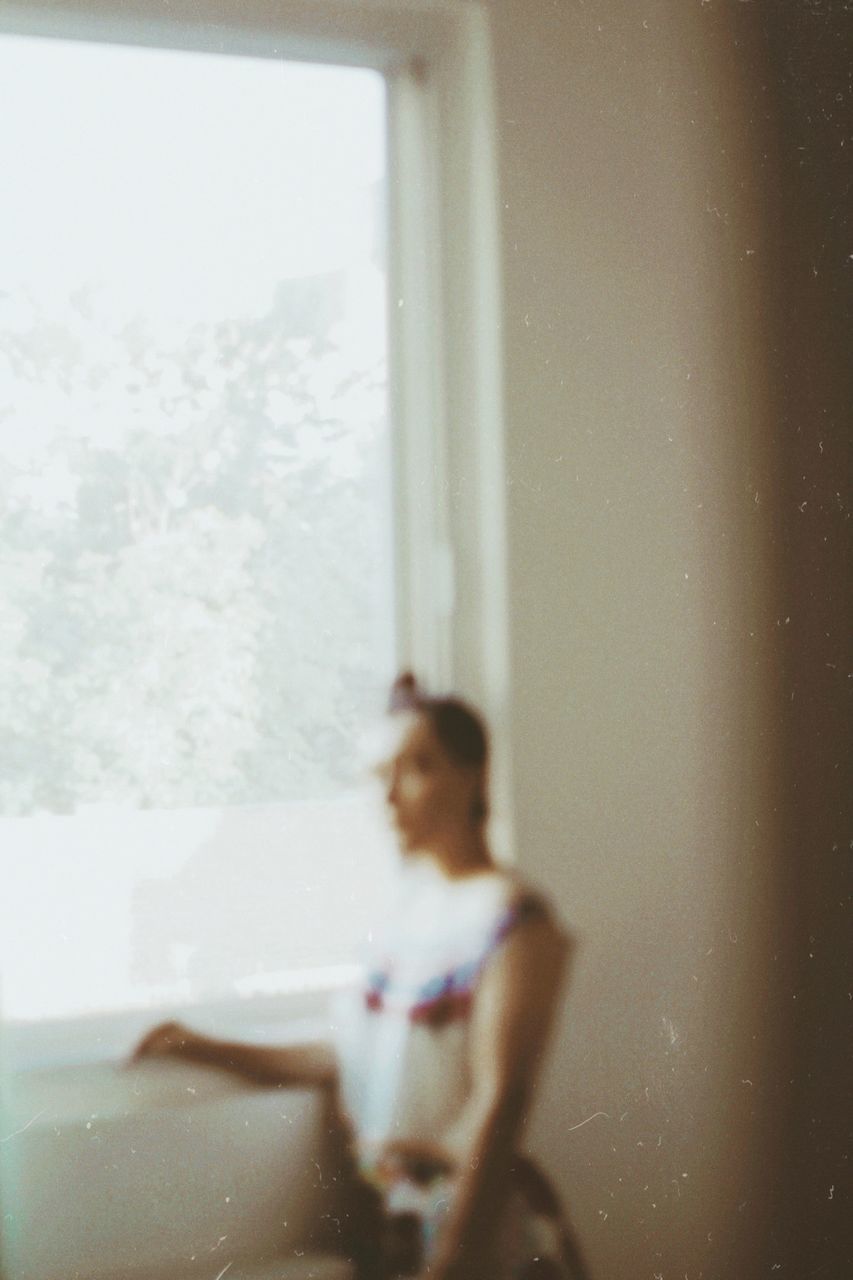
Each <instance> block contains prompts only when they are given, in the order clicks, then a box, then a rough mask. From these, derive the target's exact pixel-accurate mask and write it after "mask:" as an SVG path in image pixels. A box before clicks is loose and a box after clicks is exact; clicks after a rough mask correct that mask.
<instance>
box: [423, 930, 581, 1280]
mask: <svg viewBox="0 0 853 1280" xmlns="http://www.w3.org/2000/svg"><path fill="white" fill-rule="evenodd" d="M568 951H569V946H568V940H567V939H566V938H565V936H564V935H563V934H562V933H561V931H560V930H559V929H558V928H557V926H556V925H555V924H554V923H553V922H552V921H551V920H549V919H542V918H534V919H531V920H528V921H526V922H524V923H522V924H519V925H518V926H517V927H516V929H515V930H514V931H513V932H512V933H511V934H510V936H509V937H508V938H507V940H506V942H505V943H504V945H503V947H502V948H501V950H500V951H499V952H498V954H497V955H496V956H495V957H494V959H493V960H492V961H491V963H490V964H489V966H488V968H487V970H486V972H485V974H484V975H483V979H482V982H481V984H480V987H479V989H478V991H477V995H476V998H475V1002H474V1008H473V1010H472V1014H471V1016H472V1027H471V1032H472V1037H471V1039H472V1053H471V1072H472V1080H473V1091H472V1097H471V1100H470V1102H469V1104H468V1106H467V1107H466V1109H465V1113H464V1115H463V1116H462V1118H461V1120H460V1122H459V1123H458V1124H457V1125H456V1126H455V1129H454V1131H453V1132H452V1133H449V1134H447V1135H445V1141H444V1143H443V1144H442V1145H443V1146H444V1147H445V1148H446V1149H447V1150H448V1152H450V1153H452V1154H453V1156H454V1157H455V1160H456V1167H457V1169H458V1170H459V1174H458V1179H459V1180H458V1183H457V1188H456V1194H455V1195H454V1197H453V1208H452V1210H451V1213H450V1216H449V1218H448V1221H447V1223H446V1225H445V1228H444V1230H443V1232H442V1236H441V1238H440V1239H439V1241H438V1245H437V1253H436V1256H435V1258H434V1260H433V1262H432V1265H431V1267H430V1272H429V1275H430V1280H463V1278H464V1280H481V1278H482V1280H487V1277H488V1274H489V1267H488V1262H487V1259H488V1252H489V1248H488V1246H489V1241H490V1238H491V1237H492V1235H493V1234H494V1214H495V1208H496V1206H498V1205H499V1203H500V1199H501V1197H502V1195H503V1194H504V1192H505V1189H506V1181H507V1177H508V1174H509V1169H510V1165H511V1161H512V1156H513V1154H514V1152H515V1148H516V1143H517V1140H518V1137H519V1132H520V1129H521V1127H522V1124H523V1122H524V1119H525V1113H526V1110H527V1106H528V1103H529V1100H530V1095H531V1090H532V1086H533V1082H534V1079H535V1075H536V1071H537V1068H538V1066H539V1063H540V1061H541V1058H542V1054H543V1051H544V1048H545V1044H546V1041H547V1037H548V1032H549V1030H550V1027H551V1023H552V1021H553V1015H554V1010H555V1006H556V1000H557V996H558V994H559V991H560V987H561V982H562V978H563V975H564V971H565V967H566V961H567V958H568Z"/></svg>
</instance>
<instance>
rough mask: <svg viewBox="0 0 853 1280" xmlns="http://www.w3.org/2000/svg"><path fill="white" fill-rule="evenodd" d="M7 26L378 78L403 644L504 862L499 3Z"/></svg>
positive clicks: (277, 0) (50, 1035) (339, 1)
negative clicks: (479, 723)
mask: <svg viewBox="0 0 853 1280" xmlns="http://www.w3.org/2000/svg"><path fill="white" fill-rule="evenodd" d="M0 33H2V34H12V35H28V36H46V37H56V38H61V39H80V40H87V41H104V42H108V43H115V44H124V45H138V46H148V47H160V48H171V49H181V50H195V51H199V52H214V53H219V54H222V53H226V54H244V55H251V56H257V57H274V58H281V59H287V60H296V61H300V60H301V61H310V62H316V63H329V64H336V65H344V66H362V67H369V68H372V69H375V70H377V71H379V72H381V73H382V74H383V75H384V76H385V79H386V84H387V101H388V122H387V123H388V152H389V154H388V175H389V182H388V186H389V191H390V202H389V258H390V260H389V296H388V315H389V341H390V346H391V360H390V367H391V380H392V385H391V415H392V421H393V423H394V432H393V440H392V473H393V488H394V541H395V555H394V573H395V597H396V602H397V617H396V623H397V634H398V653H399V659H400V663H401V665H402V666H410V667H412V668H413V669H414V670H415V671H416V672H417V673H418V674H419V675H421V676H423V677H425V678H426V680H427V681H428V682H429V683H431V684H432V686H433V687H436V688H440V689H445V688H453V689H456V690H458V691H460V692H462V693H463V694H464V695H465V696H467V697H469V698H471V699H472V700H473V701H474V702H476V703H477V704H478V705H479V706H481V707H483V708H484V710H485V712H486V715H487V717H488V719H489V722H490V725H491V727H492V730H493V761H492V809H493V818H492V823H493V840H494V843H495V846H496V848H497V851H498V853H499V855H500V856H501V857H503V858H504V859H511V858H512V856H513V848H512V845H513V842H512V836H511V832H512V821H511V806H510V795H511V786H510V780H511V773H510V753H509V741H508V723H509V700H510V687H509V669H510V664H509V637H508V610H507V561H506V549H505V511H504V505H505V504H504V494H505V489H506V481H505V468H504V448H503V438H504V432H503V414H502V367H501V317H500V275H499V249H500V239H499V227H498V216H499V215H498V211H499V207H500V206H499V200H498V191H497V165H496V147H495V131H494V111H493V102H492V75H491V55H490V44H489V30H488V22H487V17H486V14H485V13H484V12H483V11H482V10H481V9H480V8H479V6H478V5H477V4H475V3H469V2H468V0H454V2H453V3H446V2H443V0H206V3H203V4H201V5H200V4H199V3H198V0H171V3H170V4H169V6H168V7H166V6H164V5H163V4H162V3H161V2H160V0H52V2H51V0H44V2H43V0H5V2H4V4H3V7H2V10H0ZM339 981H340V974H339V971H338V970H336V969H329V971H328V972H325V973H320V974H318V975H315V983H314V991H315V994H314V995H313V997H312V995H311V993H310V992H307V991H306V990H305V987H304V983H303V987H302V990H301V991H300V992H298V993H297V992H294V993H293V995H292V997H291V996H286V997H284V998H283V1000H279V1001H277V1002H276V1004H275V1008H276V1009H278V1010H281V1009H286V1010H287V1011H288V1016H290V1015H291V1014H292V1016H293V1017H295V1018H301V1017H304V1016H305V1015H306V1014H309V1015H316V1014H317V1013H318V1012H319V1010H320V1008H321V1005H320V1003H319V999H318V996H319V994H320V993H321V992H322V991H323V990H324V989H325V990H326V991H328V989H329V988H331V987H334V986H335V985H337V983H339ZM272 1008H273V1006H272V1004H271V1003H270V1001H269V1000H268V999H266V998H263V997H262V998H259V999H257V1000H244V1001H240V1002H239V1008H238V1006H237V1005H236V1003H235V1005H234V1008H233V1010H231V1012H232V1014H233V1017H232V1018H231V1019H229V1020H231V1021H235V1020H236V1022H238V1023H239V1024H242V1025H244V1026H249V1025H250V1024H252V1025H254V1024H255V1023H257V1022H261V1021H264V1019H265V1017H267V1016H268V1015H270V1014H271V1011H272ZM185 1012H186V1013H188V1014H190V1015H192V1014H194V1013H195V1010H187V1011H185ZM207 1012H208V1013H212V1012H213V1011H212V1010H208V1011H207ZM217 1013H218V1014H219V1015H220V1016H221V1017H226V1018H227V1015H228V1010H227V1009H226V1008H225V1007H224V1006H220V1007H218V1009H217ZM140 1019H142V1020H143V1021H147V1022H150V1020H151V1014H150V1013H148V1014H145V1015H137V1014H134V1015H131V1014H127V1015H115V1016H112V1017H106V1016H105V1017H103V1018H96V1019H86V1020H82V1019H81V1020H79V1021H74V1022H68V1023H62V1024H51V1025H50V1026H47V1025H45V1026H44V1027H39V1026H38V1025H34V1026H33V1027H32V1028H28V1029H27V1047H26V1048H25V1049H24V1054H25V1057H26V1058H27V1059H29V1060H32V1061H33V1062H35V1061H41V1062H42V1063H44V1062H45V1061H46V1060H53V1061H68V1060H79V1058H80V1056H81V1054H82V1055H84V1056H87V1057H90V1058H95V1057H102V1056H112V1055H114V1053H115V1052H118V1051H119V1049H118V1045H119V1043H120V1042H121V1041H125V1042H126V1036H127V1031H128V1028H129V1027H132V1026H135V1025H136V1023H137V1022H138V1021H139V1020H140ZM30 1046H31V1050H30ZM19 1055H20V1046H18V1052H16V1053H15V1058H16V1059H19Z"/></svg>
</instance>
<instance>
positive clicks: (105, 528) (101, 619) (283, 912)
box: [0, 37, 395, 1020]
mask: <svg viewBox="0 0 853 1280" xmlns="http://www.w3.org/2000/svg"><path fill="white" fill-rule="evenodd" d="M0 81H2V83H3V94H4V97H5V99H6V109H5V111H4V114H5V115H6V118H7V119H8V118H14V119H16V120H18V121H19V122H21V124H22V127H21V128H20V129H19V130H16V131H15V133H14V134H12V133H10V132H9V131H4V133H3V135H2V143H0V145H2V147H3V154H0V165H2V169H3V172H4V174H5V175H6V181H7V193H8V194H7V198H6V199H5V200H4V203H3V207H2V210H0V238H2V241H3V243H4V245H5V246H6V250H7V252H6V255H5V258H4V260H5V262H6V264H7V265H6V268H5V270H4V273H3V277H4V278H3V280H2V285H0V351H2V355H0V398H1V399H0V403H1V404H2V410H1V411H0V412H2V426H0V441H2V457H3V461H2V468H3V469H2V475H1V476H0V483H1V484H2V488H3V501H2V516H0V521H2V534H0V544H2V552H1V553H0V576H2V581H3V592H2V597H0V619H2V629H3V633H4V637H5V640H4V646H3V663H2V668H0V721H2V723H3V724H4V726H5V730H4V741H3V745H2V747H0V751H2V755H3V766H2V769H0V804H2V812H3V836H2V843H3V847H4V849H5V858H6V860H7V875H6V879H5V884H4V895H3V912H4V920H3V926H2V930H0V936H2V939H3V941H2V948H3V954H2V966H3V974H4V1008H5V1015H6V1017H7V1018H10V1019H12V1020H31V1019H45V1018H55V1017H68V1016H74V1015H79V1014H83V1013H92V1012H102V1011H106V1010H111V1009H122V1008H128V1007H134V1006H153V1005H160V1004H169V1003H173V1002H176V1001H177V1002H186V1001H193V1002H196V1001H204V1000H209V999H212V998H220V997H222V996H223V995H225V994H244V993H246V994H248V993H252V992H255V991H264V990H275V989H277V987H278V986H279V985H280V983H281V982H282V981H284V980H285V978H286V977H287V975H289V974H290V973H291V972H292V971H293V970H294V969H300V968H304V967H311V966H317V965H328V964H334V963H341V962H345V961H347V960H348V959H352V957H353V955H354V953H355V950H356V948H357V946H358V944H359V941H360V939H361V938H362V937H363V934H364V928H365V925H364V919H365V913H369V910H370V903H369V894H367V893H366V892H364V889H363V887H362V886H363V881H364V880H365V879H366V881H367V882H368V883H369V882H370V880H371V879H375V878H376V876H377V873H378V868H377V860H378V857H379V850H380V849H381V843H380V842H379V841H377V838H376V833H375V832H374V831H373V830H372V828H371V825H370V818H369V814H368V811H367V808H366V805H365V802H364V800H363V799H361V798H359V796H358V794H357V792H356V790H355V789H356V787H357V784H358V781H359V779H358V777H357V768H356V765H357V756H358V752H357V743H358V734H359V730H360V728H361V727H363V726H364V724H365V723H366V722H367V720H368V718H369V717H370V716H371V715H372V714H375V711H376V708H377V706H378V705H379V704H380V701H381V696H382V694H381V689H382V686H383V684H384V683H386V682H387V679H388V677H389V675H390V674H391V672H392V670H393V665H394V653H395V636H394V608H393V588H392V563H391V556H390V548H391V544H392V538H391V526H390V506H391V495H390V468H389V449H388V411H387V376H386V348H387V341H386V323H385V309H386V308H385V295H386V290H385V256H386V255H385V243H384V240H385V231H384V223H385V219H384V209H385V181H384V158H385V124H384V85H383V81H382V78H381V76H379V75H378V74H377V73H376V72H373V71H369V70H362V69H354V68H341V67H325V66H311V65H300V64H294V63H282V62H274V61H266V60H264V61H262V60H258V59H249V58H241V57H222V56H217V55H213V54H198V53H185V52H174V51H168V50H167V51H164V50H153V49H129V48H121V47H115V46H109V45H91V44H81V43H70V42H61V41H43V40H28V39H21V38H16V37H7V38H6V39H5V40H3V41H2V42H1V43H0ZM107 108H108V109H107ZM259 890H260V891H259ZM321 901H322V903H323V910H322V911H320V910H319V909H318V908H317V906H316V905H315V904H317V903H319V902H321Z"/></svg>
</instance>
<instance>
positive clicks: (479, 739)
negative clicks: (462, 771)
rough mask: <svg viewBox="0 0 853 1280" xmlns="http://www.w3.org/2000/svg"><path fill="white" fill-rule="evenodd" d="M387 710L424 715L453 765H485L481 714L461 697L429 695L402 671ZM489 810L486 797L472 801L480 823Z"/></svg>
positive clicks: (486, 746)
mask: <svg viewBox="0 0 853 1280" xmlns="http://www.w3.org/2000/svg"><path fill="white" fill-rule="evenodd" d="M388 711H389V714H391V715H393V714H394V713H395V712H399V711H414V712H416V713H417V714H418V715H422V716H425V717H426V719H427V720H428V721H429V723H430V725H431V726H432V729H433V732H434V733H435V736H436V737H437V738H438V740H439V742H440V743H441V745H442V747H443V748H444V750H445V751H446V752H447V754H448V755H449V756H450V758H451V760H453V761H454V762H455V763H456V764H459V765H462V766H463V767H468V768H476V769H482V768H485V766H486V764H487V763H488V758H489V738H488V734H487V733H486V727H485V725H484V724H483V721H482V719H481V717H480V716H479V715H478V714H477V712H476V711H475V710H474V708H473V707H471V706H469V704H468V703H467V702H464V701H463V700H462V698H456V697H454V696H453V695H443V696H436V695H434V694H429V693H427V692H426V690H425V689H422V688H421V686H420V685H419V684H418V682H417V680H416V679H415V676H414V675H413V674H412V672H411V671H404V672H403V673H402V674H401V675H399V676H397V679H396V680H395V681H394V683H393V684H392V686H391V693H390V697H389V699H388ZM487 813H488V806H487V804H486V799H485V796H481V797H479V798H478V800H477V801H476V803H475V810H474V814H473V817H474V818H475V819H476V820H477V821H479V822H481V821H483V820H484V819H485V817H486V815H487Z"/></svg>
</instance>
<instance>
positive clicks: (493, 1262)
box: [135, 674, 581, 1280]
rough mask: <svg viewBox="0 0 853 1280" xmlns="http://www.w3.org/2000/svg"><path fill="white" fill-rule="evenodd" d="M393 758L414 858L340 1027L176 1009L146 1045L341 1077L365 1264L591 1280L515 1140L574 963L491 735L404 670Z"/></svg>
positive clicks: (214, 1061)
mask: <svg viewBox="0 0 853 1280" xmlns="http://www.w3.org/2000/svg"><path fill="white" fill-rule="evenodd" d="M388 730H389V732H388V736H387V741H386V743H385V750H384V752H383V755H382V759H381V761H380V763H379V765H378V772H379V774H380V777H381V778H382V780H383V783H384V787H385V796H386V800H387V805H388V810H389V816H390V819H391V822H392V824H393V826H394V828H395V832H396V835H397V839H398V843H399V847H400V850H401V854H402V856H403V866H402V868H401V875H400V877H399V892H398V895H397V898H396V900H395V902H394V904H393V909H392V910H391V911H390V912H389V914H388V919H387V922H386V923H385V925H384V926H383V927H382V928H381V929H379V930H378V931H377V932H376V934H375V940H374V944H373V950H372V955H371V957H370V965H369V967H368V970H367V973H366V976H365V979H364V982H363V984H362V985H361V986H360V988H359V989H358V990H357V991H355V992H350V993H348V994H347V995H346V996H344V997H341V999H340V1001H339V1002H338V1007H337V1009H336V1011H335V1023H336V1026H337V1034H336V1039H335V1042H334V1043H328V1044H325V1043H318V1044H310V1045H301V1046H288V1047H286V1048H281V1049H275V1048H263V1047H257V1046H252V1045H244V1044H232V1043H229V1042H225V1041H220V1040H215V1039H212V1038H210V1037H208V1036H202V1035H199V1034H197V1033H195V1032H193V1031H191V1030H189V1029H188V1028H186V1027H183V1026H181V1025H179V1024H177V1023H167V1024H165V1025H163V1026H161V1027H158V1028H155V1030H154V1031H152V1032H151V1033H150V1034H149V1035H148V1036H146V1038H145V1039H144V1040H143V1041H142V1043H141V1044H140V1045H139V1047H138V1048H137V1050H136V1054H135V1057H136V1058H142V1057H151V1056H163V1055H168V1056H180V1057H181V1058H184V1059H187V1060H191V1061H194V1062H200V1063H209V1064H211V1065H214V1066H220V1067H225V1068H227V1069H228V1070H231V1071H236V1072H239V1073H240V1074H242V1075H244V1076H247V1077H249V1078H250V1079H252V1080H255V1081H258V1082H262V1083H268V1084H274V1085H283V1084H284V1085H286V1084H292V1085H306V1084H312V1085H318V1086H323V1087H328V1088H331V1089H334V1090H335V1093H336V1097H337V1099H338V1104H339V1109H340V1112H341V1115H342V1117H343V1119H344V1122H345V1123H346V1125H347V1131H348V1133H349V1135H350V1140H351V1149H352V1154H353V1159H354V1164H355V1167H356V1169H357V1173H358V1177H357V1181H356V1189H357V1195H356V1200H355V1203H356V1204H357V1205H358V1212H357V1214H356V1218H357V1223H356V1231H355V1236H354V1240H353V1242H352V1244H351V1250H350V1251H351V1253H352V1256H353V1258H354V1260H355V1262H356V1264H357V1271H358V1274H359V1277H360V1280H386V1278H389V1277H393V1276H397V1275H412V1274H418V1275H423V1276H427V1275H428V1276H429V1277H431V1280H528V1277H529V1278H530V1280H533V1278H534V1277H537V1276H538V1277H541V1278H542V1280H569V1278H571V1280H575V1278H576V1277H578V1276H580V1274H581V1273H580V1268H579V1263H578V1261H577V1258H576V1256H575V1254H574V1251H573V1249H572V1247H571V1245H570V1242H569V1239H568V1235H567V1233H566V1231H565V1229H564V1227H563V1224H562V1222H561V1218H560V1213H559V1206H558V1204H557V1201H556V1199H555V1197H554V1195H553V1193H552V1191H551V1190H550V1187H549V1186H548V1184H547V1182H546V1181H545V1179H544V1178H543V1177H542V1175H541V1174H539V1173H538V1171H537V1170H536V1169H535V1168H534V1166H533V1165H532V1164H531V1163H530V1162H529V1161H528V1160H527V1159H526V1158H523V1157H522V1156H520V1154H519V1152H518V1143H519V1140H520V1137H521V1131H522V1128H523V1123H524V1119H525V1116H526V1114H527V1111H528V1109H529V1105H530V1100H531V1091H532V1088H533V1085H534V1080H535V1076H536V1072H537V1069H538V1066H539V1064H540V1062H541V1059H542V1055H543V1051H544V1048H545V1045H546V1040H547V1036H548V1032H549V1029H550V1026H551V1022H552V1019H553V1014H554V1010H555V1007H556V1003H557V997H558V994H559V991H560V987H561V980H562V978H563V975H564V970H565V966H566V960H567V954H568V943H567V939H566V937H565V935H564V933H563V932H562V930H561V929H560V927H559V925H558V924H557V923H556V921H555V920H554V918H553V915H552V913H551V911H550V909H549V908H548V906H547V904H546V903H545V901H544V900H543V898H542V897H541V896H540V895H539V894H537V893H534V892H533V891H531V889H530V888H529V887H528V886H527V885H526V884H525V883H524V882H523V881H522V880H521V879H520V878H519V877H518V876H517V875H516V874H514V873H513V872H510V871H507V870H505V869H502V868H500V867H498V866H497V865H496V863H495V861H494V859H493V857H492V854H491V851H490V849H489V846H488V843H487V840H486V834H485V827H486V819H487V816H488V797H487V771H488V743H487V737H486V733H485V730H484V727H483V724H482V721H481V720H480V718H479V716H478V715H477V714H476V713H475V712H474V711H473V710H472V709H471V708H470V707H469V706H468V705H467V704H465V703H464V702H462V701H461V700H460V699H457V698H454V697H434V696H430V695H428V694H426V693H425V692H424V691H423V690H422V689H421V688H420V687H419V686H418V684H417V683H416V681H415V679H414V677H412V676H411V675H409V674H407V675H404V676H401V677H400V678H399V679H398V680H397V681H396V683H395V685H394V687H393V689H392V694H391V703H390V715H389V722H388Z"/></svg>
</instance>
